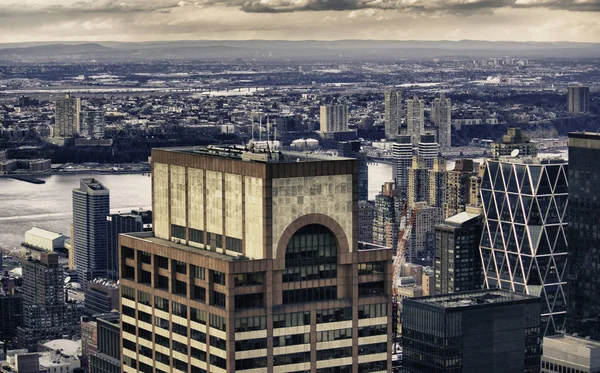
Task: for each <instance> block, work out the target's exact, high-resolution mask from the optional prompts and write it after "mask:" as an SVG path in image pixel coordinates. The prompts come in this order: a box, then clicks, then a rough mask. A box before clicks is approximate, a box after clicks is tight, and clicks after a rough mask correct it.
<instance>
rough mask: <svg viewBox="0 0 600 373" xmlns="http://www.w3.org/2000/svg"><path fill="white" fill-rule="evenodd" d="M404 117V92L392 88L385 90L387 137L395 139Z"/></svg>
mask: <svg viewBox="0 0 600 373" xmlns="http://www.w3.org/2000/svg"><path fill="white" fill-rule="evenodd" d="M401 119H402V92H400V91H396V90H395V89H390V90H389V91H387V92H385V138H386V139H388V140H395V139H396V136H398V130H399V129H400V121H401Z"/></svg>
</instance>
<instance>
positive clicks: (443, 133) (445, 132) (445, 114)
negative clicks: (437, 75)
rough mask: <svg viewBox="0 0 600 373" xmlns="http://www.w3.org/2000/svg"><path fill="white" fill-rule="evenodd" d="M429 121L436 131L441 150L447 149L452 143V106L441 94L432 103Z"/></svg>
mask: <svg viewBox="0 0 600 373" xmlns="http://www.w3.org/2000/svg"><path fill="white" fill-rule="evenodd" d="M431 120H432V122H433V123H434V124H435V126H436V127H437V130H438V143H439V144H440V146H441V147H442V148H449V147H450V146H451V142H452V135H451V128H452V104H451V103H450V99H449V98H446V96H445V95H444V94H443V93H442V94H441V95H440V97H439V98H436V99H435V100H434V101H433V107H432V109H431Z"/></svg>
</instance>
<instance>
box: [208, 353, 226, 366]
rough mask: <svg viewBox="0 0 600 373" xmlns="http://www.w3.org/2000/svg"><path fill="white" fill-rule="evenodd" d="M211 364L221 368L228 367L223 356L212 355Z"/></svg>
mask: <svg viewBox="0 0 600 373" xmlns="http://www.w3.org/2000/svg"><path fill="white" fill-rule="evenodd" d="M210 364H211V365H215V366H217V367H219V368H221V369H227V360H225V359H223V358H222V357H218V356H215V355H210Z"/></svg>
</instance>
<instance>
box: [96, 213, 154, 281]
mask: <svg viewBox="0 0 600 373" xmlns="http://www.w3.org/2000/svg"><path fill="white" fill-rule="evenodd" d="M106 224H107V227H106V231H107V236H108V247H107V253H106V256H107V259H106V261H107V265H108V270H107V278H109V279H111V280H114V281H116V280H118V279H119V240H118V238H119V234H121V233H132V232H144V231H151V230H152V211H148V210H141V209H140V210H131V212H128V213H118V214H110V215H108V216H107V217H106Z"/></svg>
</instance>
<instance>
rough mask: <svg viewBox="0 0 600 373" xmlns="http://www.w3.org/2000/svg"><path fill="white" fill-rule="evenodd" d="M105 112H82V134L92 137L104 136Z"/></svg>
mask: <svg viewBox="0 0 600 373" xmlns="http://www.w3.org/2000/svg"><path fill="white" fill-rule="evenodd" d="M104 130H105V123H104V112H103V111H92V110H86V111H82V112H81V136H83V137H86V138H90V139H102V138H104Z"/></svg>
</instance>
